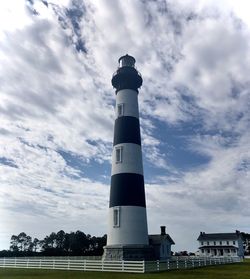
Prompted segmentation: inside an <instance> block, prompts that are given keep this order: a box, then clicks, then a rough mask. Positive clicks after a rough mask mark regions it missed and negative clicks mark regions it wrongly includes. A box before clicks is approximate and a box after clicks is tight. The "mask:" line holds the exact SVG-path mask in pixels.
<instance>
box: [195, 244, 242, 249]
mask: <svg viewBox="0 0 250 279" xmlns="http://www.w3.org/2000/svg"><path fill="white" fill-rule="evenodd" d="M210 248H211V249H239V248H238V247H235V246H232V245H230V246H229V245H228V246H226V245H224V246H222V245H221V246H219V245H213V246H212V245H211V246H201V247H199V249H210Z"/></svg>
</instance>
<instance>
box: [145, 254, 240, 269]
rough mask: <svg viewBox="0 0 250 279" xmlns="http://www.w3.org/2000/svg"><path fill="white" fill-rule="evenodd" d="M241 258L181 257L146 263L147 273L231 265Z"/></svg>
mask: <svg viewBox="0 0 250 279" xmlns="http://www.w3.org/2000/svg"><path fill="white" fill-rule="evenodd" d="M241 261H242V259H241V258H239V257H218V258H215V257H207V258H206V257H192V258H188V257H185V258H184V259H182V258H181V257H178V258H175V259H171V260H168V261H154V262H153V261H150V262H145V272H157V271H164V270H171V269H187V268H195V267H202V266H209V265H218V264H230V263H236V262H241Z"/></svg>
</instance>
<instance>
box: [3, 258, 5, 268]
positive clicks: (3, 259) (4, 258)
mask: <svg viewBox="0 0 250 279" xmlns="http://www.w3.org/2000/svg"><path fill="white" fill-rule="evenodd" d="M3 267H5V257H4V258H3Z"/></svg>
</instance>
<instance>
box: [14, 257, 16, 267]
mask: <svg viewBox="0 0 250 279" xmlns="http://www.w3.org/2000/svg"><path fill="white" fill-rule="evenodd" d="M14 267H16V258H15V265H14Z"/></svg>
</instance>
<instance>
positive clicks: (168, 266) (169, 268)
mask: <svg viewBox="0 0 250 279" xmlns="http://www.w3.org/2000/svg"><path fill="white" fill-rule="evenodd" d="M168 269H170V267H169V260H168Z"/></svg>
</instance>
